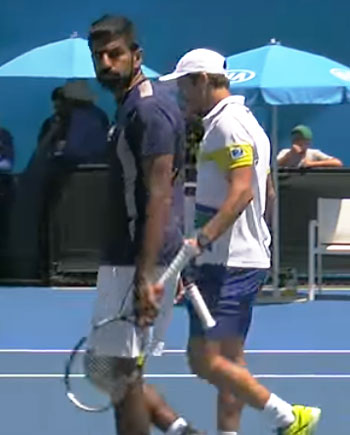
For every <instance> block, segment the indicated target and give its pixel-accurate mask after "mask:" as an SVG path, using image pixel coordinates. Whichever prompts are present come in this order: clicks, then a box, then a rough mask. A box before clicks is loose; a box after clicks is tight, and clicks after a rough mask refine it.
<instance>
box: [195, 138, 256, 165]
mask: <svg viewBox="0 0 350 435" xmlns="http://www.w3.org/2000/svg"><path fill="white" fill-rule="evenodd" d="M200 161H201V162H209V161H213V162H215V163H216V164H217V165H218V167H219V169H220V170H221V171H229V170H231V169H236V168H243V167H246V166H253V163H254V151H253V147H252V146H251V145H249V144H236V143H234V144H231V145H227V146H226V147H224V148H220V149H218V150H215V151H212V152H209V153H203V152H202V153H201V154H200Z"/></svg>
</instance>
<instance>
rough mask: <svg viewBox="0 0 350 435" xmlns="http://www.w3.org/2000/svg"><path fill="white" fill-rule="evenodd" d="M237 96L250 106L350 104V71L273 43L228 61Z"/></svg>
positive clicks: (328, 60) (329, 60)
mask: <svg viewBox="0 0 350 435" xmlns="http://www.w3.org/2000/svg"><path fill="white" fill-rule="evenodd" d="M226 61H227V69H228V74H229V78H230V88H231V91H232V92H233V93H242V94H244V95H246V97H247V99H248V101H249V104H256V103H266V104H270V105H282V104H285V105H286V104H340V103H346V102H350V68H348V67H347V66H345V65H342V64H341V63H338V62H335V61H333V60H331V59H328V58H326V57H323V56H319V55H316V54H312V53H308V52H305V51H300V50H295V49H293V48H289V47H284V46H283V45H280V44H279V43H275V42H274V41H273V40H272V42H271V43H270V44H268V45H265V46H263V47H260V48H257V49H254V50H249V51H246V52H243V53H239V54H236V55H233V56H230V57H228V58H227V59H226Z"/></svg>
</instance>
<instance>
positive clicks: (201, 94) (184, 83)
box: [178, 75, 208, 117]
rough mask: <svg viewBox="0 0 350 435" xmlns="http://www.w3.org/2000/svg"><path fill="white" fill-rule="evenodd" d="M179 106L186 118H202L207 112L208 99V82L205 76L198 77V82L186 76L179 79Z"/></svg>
mask: <svg viewBox="0 0 350 435" xmlns="http://www.w3.org/2000/svg"><path fill="white" fill-rule="evenodd" d="M178 87H179V99H180V101H179V104H180V106H181V108H182V109H183V111H184V112H185V114H186V117H191V116H193V115H200V116H202V115H203V114H204V112H205V109H206V105H207V98H208V91H207V86H206V80H205V77H204V76H198V77H197V79H196V80H193V79H192V78H191V77H189V76H188V75H187V76H184V77H180V78H179V79H178Z"/></svg>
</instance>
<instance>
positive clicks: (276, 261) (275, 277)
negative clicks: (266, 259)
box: [271, 106, 280, 297]
mask: <svg viewBox="0 0 350 435" xmlns="http://www.w3.org/2000/svg"><path fill="white" fill-rule="evenodd" d="M271 124H272V125H271V130H272V131H271V168H272V179H273V184H274V187H275V192H276V199H275V201H274V204H273V218H272V247H273V251H272V253H273V256H272V284H273V295H274V296H275V297H278V296H280V289H279V269H280V252H279V189H278V164H277V147H278V134H277V126H278V113H277V106H272V122H271Z"/></svg>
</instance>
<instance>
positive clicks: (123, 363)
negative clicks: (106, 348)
mask: <svg viewBox="0 0 350 435" xmlns="http://www.w3.org/2000/svg"><path fill="white" fill-rule="evenodd" d="M85 372H86V373H87V376H88V377H89V379H90V381H91V382H92V383H94V384H95V386H96V387H97V388H99V389H100V390H102V391H103V392H104V393H106V394H108V395H109V396H110V397H111V401H112V402H113V403H114V404H115V405H117V404H119V403H120V402H122V401H123V399H124V398H125V397H126V396H127V394H128V393H129V391H131V390H136V389H140V391H142V375H141V372H140V370H139V368H138V367H137V366H136V364H135V362H134V360H132V359H126V358H117V357H109V356H100V355H94V354H90V355H87V357H86V358H85Z"/></svg>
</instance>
